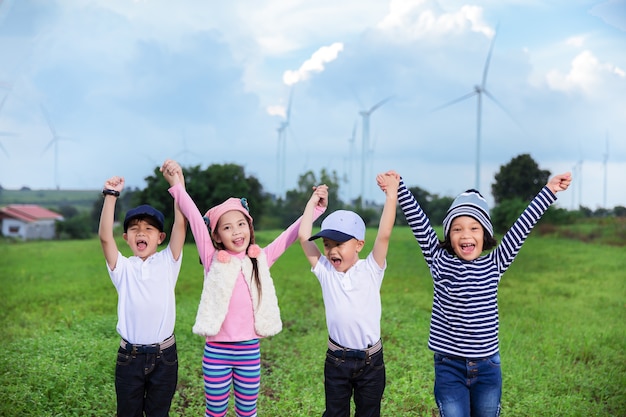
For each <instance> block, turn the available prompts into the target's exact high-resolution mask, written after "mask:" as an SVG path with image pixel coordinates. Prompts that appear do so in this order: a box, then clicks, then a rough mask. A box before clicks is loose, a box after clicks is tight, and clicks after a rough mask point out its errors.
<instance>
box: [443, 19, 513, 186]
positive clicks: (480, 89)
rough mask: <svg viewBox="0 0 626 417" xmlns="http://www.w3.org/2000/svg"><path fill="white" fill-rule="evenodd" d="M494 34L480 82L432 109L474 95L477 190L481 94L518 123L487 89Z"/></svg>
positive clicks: (477, 180) (477, 179)
mask: <svg viewBox="0 0 626 417" xmlns="http://www.w3.org/2000/svg"><path fill="white" fill-rule="evenodd" d="M496 34H497V28H496V33H494V35H493V39H492V40H491V45H490V46H489V53H488V54H487V60H486V61H485V67H484V68H483V77H482V79H481V82H480V84H476V85H474V90H473V91H471V92H469V93H467V94H465V95H464V96H461V97H459V98H457V99H455V100H452V101H450V102H448V103H446V104H444V105H442V106H439V107H436V108H434V109H433V110H432V111H437V110H440V109H443V108H444V107H448V106H451V105H453V104H456V103H458V102H460V101H463V100H465V99H468V98H470V97H473V96H476V98H477V107H476V174H475V175H476V178H475V181H476V183H475V188H476V189H477V190H478V189H480V134H481V119H482V106H483V103H482V98H483V94H484V95H485V96H487V97H489V99H491V100H492V101H493V102H494V103H496V105H497V106H498V107H500V109H501V110H502V111H504V112H505V113H506V114H507V115H508V116H509V117H510V118H511V119H512V120H513V121H514V122H515V123H516V124H518V125H519V123H517V122H516V121H515V118H514V117H513V116H512V115H511V114H510V113H509V111H508V110H507V109H506V108H505V107H504V106H503V105H502V104H500V102H499V101H498V100H496V98H495V97H494V96H493V95H492V94H491V93H490V92H489V91H488V90H487V73H488V71H489V62H490V61H491V54H492V53H493V46H494V44H495V42H496Z"/></svg>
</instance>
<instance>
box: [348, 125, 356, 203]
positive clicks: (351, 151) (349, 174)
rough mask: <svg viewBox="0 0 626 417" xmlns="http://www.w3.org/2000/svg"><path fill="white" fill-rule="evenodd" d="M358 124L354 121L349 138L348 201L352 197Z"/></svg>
mask: <svg viewBox="0 0 626 417" xmlns="http://www.w3.org/2000/svg"><path fill="white" fill-rule="evenodd" d="M356 125H357V122H356V121H355V122H354V126H353V127H352V136H350V138H348V143H349V144H350V152H349V153H348V201H350V200H351V198H352V178H353V177H354V176H353V175H352V162H353V161H354V141H355V139H356Z"/></svg>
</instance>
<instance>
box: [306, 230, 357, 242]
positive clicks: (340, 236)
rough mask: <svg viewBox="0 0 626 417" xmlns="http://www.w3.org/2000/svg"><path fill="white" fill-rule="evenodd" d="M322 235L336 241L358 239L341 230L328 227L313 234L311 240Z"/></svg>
mask: <svg viewBox="0 0 626 417" xmlns="http://www.w3.org/2000/svg"><path fill="white" fill-rule="evenodd" d="M320 237H321V238H326V239H330V240H334V241H335V242H347V241H348V240H350V239H356V238H355V237H354V236H352V235H349V234H347V233H343V232H340V231H339V230H332V229H326V230H322V231H321V232H319V233H317V234H315V235H313V236H311V237H310V238H309V240H315V239H319V238H320Z"/></svg>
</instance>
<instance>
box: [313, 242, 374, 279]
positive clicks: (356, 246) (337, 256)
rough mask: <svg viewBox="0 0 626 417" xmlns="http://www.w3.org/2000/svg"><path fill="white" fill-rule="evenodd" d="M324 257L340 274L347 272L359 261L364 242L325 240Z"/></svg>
mask: <svg viewBox="0 0 626 417" xmlns="http://www.w3.org/2000/svg"><path fill="white" fill-rule="evenodd" d="M323 240H324V255H325V256H326V258H327V259H328V260H329V261H330V263H331V264H332V265H333V266H334V267H335V269H336V270H337V271H338V272H346V271H347V270H348V269H350V268H351V267H352V266H353V265H354V264H355V263H357V261H358V260H359V252H361V249H363V244H364V243H365V242H364V241H362V240H357V239H355V238H352V239H350V240H347V241H345V242H337V241H336V240H331V239H327V238H324V239H323Z"/></svg>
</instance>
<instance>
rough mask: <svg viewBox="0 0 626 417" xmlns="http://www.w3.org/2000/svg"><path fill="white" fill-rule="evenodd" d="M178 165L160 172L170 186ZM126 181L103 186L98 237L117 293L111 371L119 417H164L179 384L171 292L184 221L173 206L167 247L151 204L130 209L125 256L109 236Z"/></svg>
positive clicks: (158, 216) (160, 217) (159, 217)
mask: <svg viewBox="0 0 626 417" xmlns="http://www.w3.org/2000/svg"><path fill="white" fill-rule="evenodd" d="M182 175H183V174H182V170H181V169H180V167H179V166H176V167H174V168H170V170H169V171H168V172H163V176H164V177H165V178H166V180H168V182H170V183H171V182H172V180H173V178H174V177H175V176H178V178H179V180H180V181H181V182H183V181H184V178H183V177H182ZM123 188H124V178H122V177H112V178H110V179H108V180H107V181H106V182H105V184H104V189H103V190H102V194H103V195H104V204H103V206H102V213H101V216H100V227H99V231H98V234H99V236H100V243H101V245H102V251H103V252H104V258H105V260H106V264H107V270H108V271H109V276H110V277H111V281H112V282H113V285H114V286H115V289H116V290H117V294H118V304H117V315H118V322H117V331H118V333H119V334H120V336H121V340H120V346H119V348H118V353H117V365H116V367H115V392H116V396H117V416H118V417H126V416H128V417H130V416H133V417H138V416H143V415H144V413H145V416H146V417H166V416H168V413H169V409H170V405H171V402H172V398H173V396H174V392H175V390H176V384H177V382H178V353H177V350H176V341H175V339H174V325H175V322H176V301H175V295H174V288H175V286H176V281H177V280H178V273H179V271H180V267H181V260H182V249H183V245H184V243H185V233H186V223H185V218H184V216H183V214H182V212H181V211H180V210H179V209H178V206H177V205H175V206H174V213H175V214H174V224H173V226H172V234H171V237H170V241H169V245H168V246H167V247H166V248H165V249H163V250H162V251H158V250H157V249H158V246H159V245H160V244H161V243H163V241H164V240H165V237H166V235H165V232H164V231H163V228H164V227H163V226H164V225H163V223H164V217H163V214H162V213H161V212H160V211H159V210H157V209H155V208H154V207H152V206H149V205H141V206H138V207H135V208H133V209H131V210H129V211H128V212H127V213H126V217H125V218H124V235H123V237H124V240H125V241H126V243H128V246H129V247H130V249H131V251H132V253H133V256H130V257H125V256H123V255H122V254H121V252H120V251H119V250H118V248H117V244H116V242H115V238H114V236H113V220H114V219H113V218H114V212H115V203H116V201H117V197H119V195H120V192H121V191H122V190H123Z"/></svg>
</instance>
